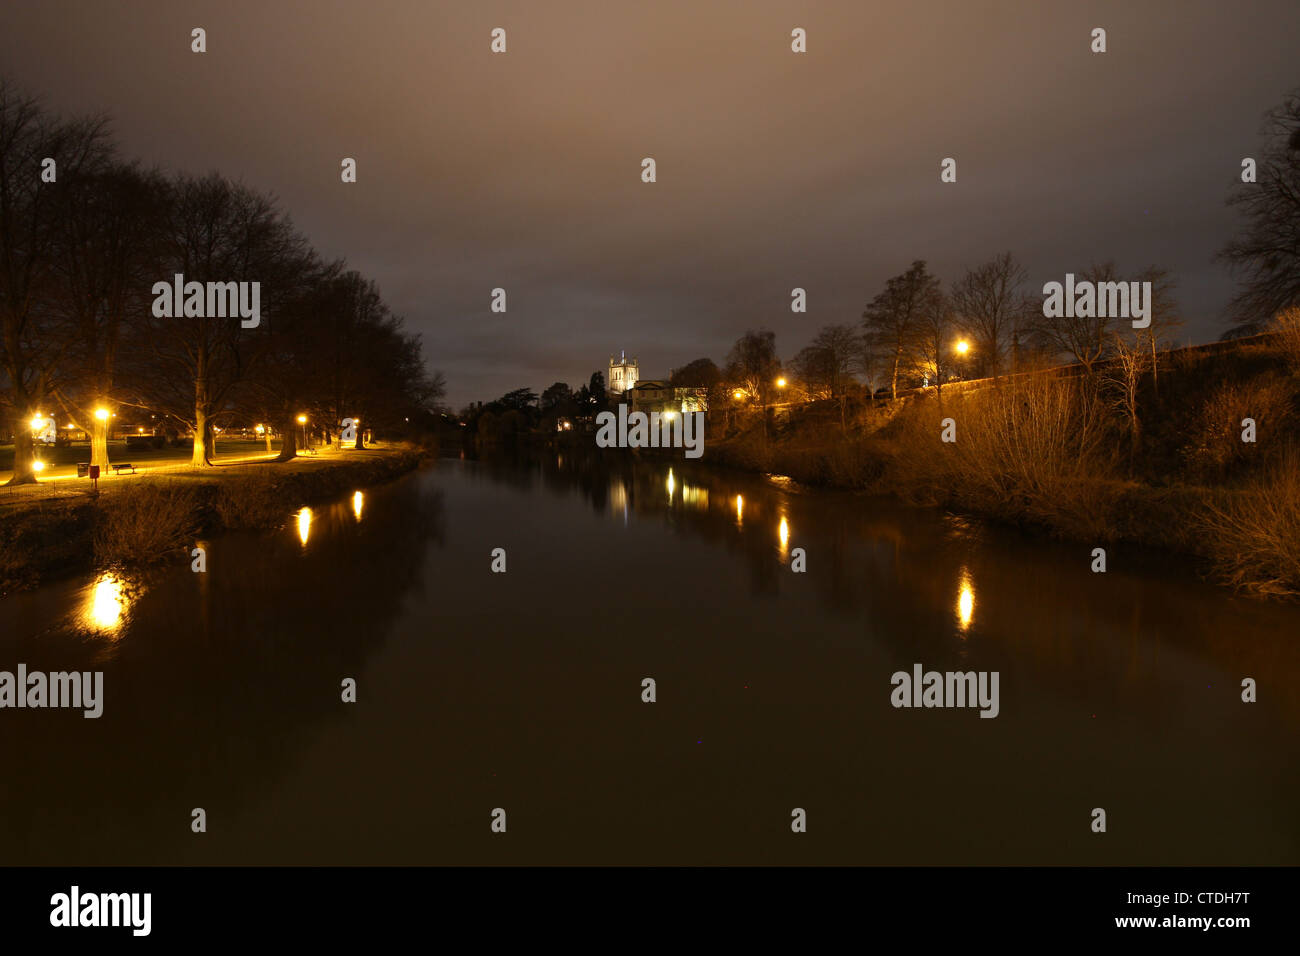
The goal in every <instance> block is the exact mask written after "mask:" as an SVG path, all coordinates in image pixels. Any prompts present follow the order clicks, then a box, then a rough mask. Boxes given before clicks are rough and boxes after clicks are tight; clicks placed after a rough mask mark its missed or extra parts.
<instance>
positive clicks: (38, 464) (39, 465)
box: [32, 458, 45, 471]
mask: <svg viewBox="0 0 1300 956" xmlns="http://www.w3.org/2000/svg"><path fill="white" fill-rule="evenodd" d="M44 470H45V462H43V461H41V460H40V459H39V458H38V459H37V460H36V461H34V462H32V471H44Z"/></svg>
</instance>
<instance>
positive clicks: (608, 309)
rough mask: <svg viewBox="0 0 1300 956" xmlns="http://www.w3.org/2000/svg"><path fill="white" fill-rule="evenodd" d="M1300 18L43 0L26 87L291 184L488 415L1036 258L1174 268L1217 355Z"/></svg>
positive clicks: (318, 240) (135, 137) (1180, 2)
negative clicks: (1253, 169)
mask: <svg viewBox="0 0 1300 956" xmlns="http://www.w3.org/2000/svg"><path fill="white" fill-rule="evenodd" d="M196 26H201V27H204V28H205V29H206V30H207V37H208V40H207V42H208V52H207V53H205V54H202V55H198V54H194V53H191V52H190V30H191V29H192V28H193V27H196ZM494 27H503V28H505V30H506V31H507V41H508V52H507V53H505V54H501V55H494V54H493V53H491V51H490V49H489V43H490V31H491V30H492V29H493V28H494ZM794 27H803V28H804V29H806V30H807V34H808V52H807V53H806V54H802V55H796V54H794V53H792V52H791V50H790V31H791V30H792V29H793V28H794ZM1094 27H1104V28H1105V29H1106V31H1107V45H1108V52H1106V53H1105V54H1094V53H1092V52H1091V51H1090V43H1091V39H1090V32H1091V30H1092V29H1093V28H1094ZM1298 37H1300V3H1297V2H1294V0H1279V2H1250V0H1231V2H1229V0H1221V2H1189V0H1169V2H1146V0H1121V2H1115V3H1089V2H1059V3H1058V2H1045V0H1024V2H1005V3H1001V2H1000V3H991V2H977V0H945V2H928V3H927V2H911V0H908V2H902V0H895V2H873V3H866V2H860V0H838V2H821V3H817V2H796V0H787V2H778V0H734V2H720V0H685V2H677V0H653V2H647V3H636V4H633V3H631V2H623V0H596V2H576V0H572V2H571V0H524V2H518V3H505V2H491V0H481V2H478V0H476V2H470V0H466V2H458V3H442V2H434V0H405V2H398V0H388V2H385V0H350V2H342V0H312V2H292V3H291V2H284V0H219V2H211V3H187V2H179V0H157V2H146V0H137V2H131V0H126V2H114V3H104V2H101V0H84V2H64V0H41V2H39V3H37V2H9V3H5V4H4V5H3V6H0V72H3V73H4V74H5V75H7V76H8V77H9V78H10V79H12V80H14V81H16V82H18V83H19V84H20V85H21V86H23V87H24V88H26V89H27V91H29V92H32V93H36V94H39V95H40V96H42V97H43V98H44V100H45V101H46V103H47V105H49V106H50V107H51V108H53V109H55V110H57V111H59V112H66V113H70V114H71V113H83V112H97V111H98V112H106V113H108V114H109V115H111V117H112V118H113V120H114V127H115V129H116V132H117V139H118V142H119V144H120V146H121V148H122V151H123V153H124V154H125V155H127V156H132V157H138V158H140V159H142V160H144V161H145V162H146V163H148V164H156V165H159V166H161V167H164V168H167V169H175V170H186V171H190V172H195V173H202V172H207V171H209V170H217V171H219V172H221V173H224V174H226V175H228V176H230V177H232V178H236V179H242V180H243V181H244V182H245V183H247V184H248V185H250V186H253V187H255V188H258V189H261V190H264V191H268V192H271V193H274V194H275V195H276V196H278V197H279V199H280V201H281V202H282V204H283V206H284V208H285V209H286V210H287V211H288V212H289V213H290V215H291V216H292V217H293V219H294V221H295V222H296V223H297V225H298V226H299V228H301V229H302V230H303V232H305V233H306V234H307V236H308V237H309V238H310V239H311V240H312V242H313V243H314V244H315V245H316V247H317V248H318V249H319V250H320V251H321V252H322V254H324V255H325V256H327V257H344V258H346V259H347V260H348V262H349V263H350V264H351V265H352V266H353V267H354V268H356V269H358V270H360V271H361V272H363V273H364V274H366V275H368V276H369V277H371V278H374V279H375V280H376V281H377V282H378V283H379V285H380V288H381V290H382V291H383V294H384V296H385V298H386V299H387V300H388V302H389V303H390V305H391V306H392V307H393V309H394V310H395V311H396V312H398V313H399V314H401V315H403V316H404V317H405V318H406V320H407V322H408V324H409V325H410V326H411V327H412V328H413V329H415V330H417V331H418V332H420V333H421V335H422V336H423V339H424V343H425V353H426V356H427V359H428V362H429V364H430V365H431V366H432V367H435V368H438V369H441V370H442V371H443V372H444V373H445V374H446V376H447V380H448V386H449V394H448V400H449V401H450V402H451V403H452V404H453V405H457V406H459V405H461V404H463V403H465V402H467V401H470V400H473V399H492V398H494V397H496V396H498V395H500V394H501V393H503V392H505V391H507V390H509V389H512V388H516V387H519V386H524V385H527V386H531V387H533V388H535V389H537V390H538V391H540V390H541V389H542V388H544V387H545V386H547V385H549V384H550V383H552V382H554V381H557V380H562V381H567V382H570V383H572V384H574V385H575V386H576V385H577V384H579V383H580V382H582V381H585V380H586V379H587V377H588V376H589V375H590V374H591V372H592V371H594V370H596V369H602V370H603V368H604V365H605V362H606V360H607V358H608V356H609V354H610V353H611V352H617V351H619V350H620V349H626V350H627V352H628V354H629V355H633V354H635V355H636V356H637V357H638V358H639V359H640V363H641V374H642V376H643V377H654V376H657V375H659V376H661V375H666V374H667V372H668V370H669V369H670V368H672V367H675V366H679V365H683V364H685V363H686V362H688V361H690V360H691V359H694V358H697V357H699V356H702V355H707V356H710V357H712V358H714V359H715V360H717V361H719V362H721V360H722V359H723V358H724V357H725V355H726V352H727V350H728V349H729V348H730V345H731V343H732V342H733V341H734V340H735V338H736V337H737V336H738V335H739V334H740V333H741V332H743V331H745V330H746V329H747V328H751V327H759V326H766V327H768V328H772V329H774V330H775V331H776V333H777V345H778V348H779V350H780V352H781V354H782V356H783V357H787V358H788V357H790V356H792V355H794V353H795V352H797V351H798V350H799V349H800V348H802V347H803V346H804V345H806V344H807V342H808V340H809V339H810V338H811V337H812V336H813V334H815V332H816V330H817V328H819V327H820V326H822V325H826V324H830V323H839V322H846V323H847V322H856V321H858V320H859V318H860V316H861V312H862V309H863V306H864V305H865V304H866V302H867V301H868V300H869V299H870V298H871V297H872V296H873V295H874V294H875V293H876V292H878V291H879V290H880V288H881V286H882V285H883V283H884V281H885V280H886V279H887V278H888V277H889V276H891V275H894V274H896V273H898V272H901V271H903V270H904V269H906V268H907V266H908V265H909V264H910V262H911V261H912V260H913V259H926V260H928V261H929V262H930V263H931V267H932V269H933V270H934V271H935V272H936V273H937V274H938V275H939V276H940V277H941V278H943V279H944V280H945V282H951V281H952V280H953V279H955V278H957V277H958V276H959V275H960V274H961V272H962V271H963V270H964V269H965V268H966V267H968V266H972V265H975V264H977V263H978V262H980V261H982V260H983V259H985V258H987V257H989V256H991V255H993V254H995V253H997V252H999V251H1001V250H1003V249H1010V250H1011V251H1012V252H1014V253H1015V254H1016V255H1017V256H1018V257H1019V258H1020V259H1021V260H1022V262H1023V263H1024V264H1025V265H1026V267H1027V268H1028V269H1029V271H1030V275H1031V281H1032V283H1033V284H1034V287H1035V289H1036V290H1037V289H1041V286H1042V283H1043V282H1045V281H1048V280H1051V279H1057V280H1060V279H1062V278H1063V277H1064V274H1065V273H1066V272H1070V271H1075V272H1077V271H1079V270H1081V269H1083V268H1085V267H1086V266H1087V265H1089V264H1090V263H1091V262H1093V261H1101V260H1105V259H1114V260H1116V262H1117V263H1118V264H1119V266H1120V268H1121V270H1122V271H1123V272H1125V273H1132V272H1136V271H1137V270H1139V269H1141V268H1142V267H1144V266H1147V265H1152V264H1154V265H1158V266H1163V267H1165V268H1168V269H1170V270H1171V271H1172V272H1173V273H1174V275H1175V276H1176V278H1177V280H1178V283H1179V298H1180V301H1181V304H1182V306H1183V308H1184V310H1185V311H1186V313H1187V315H1188V316H1189V319H1190V321H1189V325H1188V328H1187V330H1186V333H1185V336H1186V338H1187V339H1188V340H1191V341H1206V340H1210V339H1213V338H1217V337H1218V335H1219V333H1220V332H1221V331H1222V329H1223V312H1224V307H1225V305H1226V303H1227V301H1228V299H1229V297H1230V295H1231V292H1232V286H1231V283H1230V280H1229V277H1228V276H1227V274H1226V272H1225V271H1224V269H1223V268H1222V266H1220V265H1219V264H1217V263H1215V262H1213V261H1212V260H1213V256H1214V254H1215V253H1216V252H1217V251H1218V250H1219V248H1221V246H1222V245H1223V243H1224V242H1225V241H1226V240H1227V239H1228V238H1229V236H1230V235H1231V234H1232V233H1233V231H1234V229H1235V228H1236V214H1235V213H1234V212H1233V211H1232V210H1230V209H1229V208H1227V207H1226V206H1225V205H1224V200H1225V198H1226V197H1227V195H1228V192H1229V189H1230V187H1231V185H1232V184H1233V182H1234V181H1236V180H1237V179H1238V177H1239V173H1240V164H1241V159H1242V157H1244V156H1258V154H1259V147H1260V139H1259V128H1260V122H1261V117H1262V114H1263V113H1264V112H1265V111H1266V110H1268V109H1270V108H1271V107H1273V106H1274V105H1276V104H1277V103H1278V102H1280V100H1281V99H1282V97H1283V95H1284V94H1285V93H1286V92H1287V91H1288V90H1290V89H1293V88H1295V87H1297V86H1300V59H1297V47H1296V41H1297V38H1298ZM345 156H350V157H355V158H356V159H357V162H358V182H357V183H356V184H352V185H345V184H343V183H341V182H340V177H339V171H340V166H339V164H340V161H341V159H342V158H343V157H345ZM647 156H650V157H653V158H654V159H655V160H656V162H657V165H658V182H656V183H654V184H649V185H647V184H644V183H642V182H641V177H640V173H641V160H642V158H643V157H647ZM949 156H951V157H954V158H955V159H956V160H957V173H958V180H957V183H955V184H944V183H941V182H940V180H939V171H940V169H939V167H940V161H941V160H942V159H943V158H944V157H949ZM498 286H500V287H503V288H505V289H506V292H507V297H508V306H509V309H508V311H507V312H506V313H505V314H494V313H492V312H491V311H490V310H489V305H490V293H491V290H492V289H493V288H494V287H498ZM795 286H801V287H803V288H805V289H807V290H808V305H809V310H808V312H807V314H804V315H796V314H793V313H791V312H790V290H791V289H792V288H793V287H795Z"/></svg>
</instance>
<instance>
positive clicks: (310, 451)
mask: <svg viewBox="0 0 1300 956" xmlns="http://www.w3.org/2000/svg"><path fill="white" fill-rule="evenodd" d="M298 452H299V453H300V454H303V455H314V454H316V449H315V448H299V449H298Z"/></svg>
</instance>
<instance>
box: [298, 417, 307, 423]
mask: <svg viewBox="0 0 1300 956" xmlns="http://www.w3.org/2000/svg"><path fill="white" fill-rule="evenodd" d="M298 424H299V425H306V424H307V416H306V415H299V416H298Z"/></svg>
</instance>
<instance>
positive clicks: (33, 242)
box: [0, 80, 109, 484]
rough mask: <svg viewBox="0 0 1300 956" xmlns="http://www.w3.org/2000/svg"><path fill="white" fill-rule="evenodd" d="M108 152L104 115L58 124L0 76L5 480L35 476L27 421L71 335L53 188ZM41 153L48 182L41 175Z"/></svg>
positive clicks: (0, 388)
mask: <svg viewBox="0 0 1300 956" xmlns="http://www.w3.org/2000/svg"><path fill="white" fill-rule="evenodd" d="M108 151H109V150H108V139H107V133H106V129H105V123H104V121H103V120H98V119H92V120H81V121H76V122H63V121H61V120H58V119H56V118H55V117H52V116H50V115H49V114H48V113H47V112H46V111H45V110H44V109H42V107H41V106H40V104H39V103H38V102H37V101H36V100H35V99H34V98H32V97H29V96H26V95H24V94H22V93H21V92H19V91H18V90H17V89H16V88H15V87H14V86H12V85H11V84H9V83H7V82H5V81H2V80H0V402H2V403H3V408H4V410H5V413H6V415H7V417H8V418H9V420H10V421H11V423H12V424H13V432H14V469H13V475H12V477H11V478H10V479H9V484H24V483H31V482H35V481H36V471H35V467H34V466H35V462H36V449H35V445H34V443H33V441H32V433H31V427H30V425H29V422H30V419H31V417H32V416H33V415H34V414H36V413H38V412H40V413H45V408H44V406H46V404H47V402H48V401H49V399H50V398H51V395H52V392H53V389H54V388H55V385H56V378H57V376H58V374H59V373H60V371H61V370H63V364H64V362H65V359H66V356H67V352H68V349H69V347H70V345H71V344H72V343H73V341H74V339H73V337H72V336H71V335H70V334H69V329H68V325H67V323H66V322H64V321H62V317H61V316H60V314H59V312H58V310H57V309H55V308H54V307H53V300H54V298H55V290H56V289H57V287H58V279H57V275H56V271H55V265H56V259H57V255H58V248H59V240H60V219H59V214H60V207H61V205H62V204H61V202H60V198H59V197H60V193H61V191H62V190H63V189H64V188H65V187H66V186H67V184H68V182H69V181H70V180H73V179H75V178H76V177H77V176H78V175H79V174H80V173H81V172H82V171H83V170H88V169H94V168H97V167H98V166H100V165H101V164H102V163H103V162H104V161H105V159H106V157H107V155H108ZM47 158H48V159H52V160H54V163H55V165H54V167H53V168H52V169H51V170H49V171H50V172H52V173H53V174H54V177H55V179H54V181H53V182H48V181H46V180H45V178H44V176H43V173H45V172H46V171H47V167H46V166H45V160H46V159H47Z"/></svg>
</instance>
